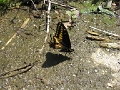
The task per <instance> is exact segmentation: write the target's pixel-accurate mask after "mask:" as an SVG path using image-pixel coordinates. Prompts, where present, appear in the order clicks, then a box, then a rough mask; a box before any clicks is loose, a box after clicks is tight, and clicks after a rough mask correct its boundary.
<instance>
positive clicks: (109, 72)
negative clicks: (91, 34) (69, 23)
mask: <svg viewBox="0 0 120 90" xmlns="http://www.w3.org/2000/svg"><path fill="white" fill-rule="evenodd" d="M59 11H60V12H61V13H62V14H63V18H64V19H63V20H64V21H66V20H68V16H64V12H62V10H60V9H59ZM63 11H64V10H63ZM41 14H43V13H41ZM50 15H51V20H52V21H51V22H50V33H51V34H53V33H55V29H56V24H57V23H58V21H59V20H58V18H57V16H58V15H57V14H55V12H54V11H51V14H50ZM105 16H106V15H103V14H86V15H82V16H80V17H79V18H77V19H75V20H74V21H75V22H76V24H75V26H74V28H71V30H68V32H69V35H70V39H71V44H72V48H73V49H74V51H75V52H72V53H70V54H69V53H67V54H65V53H64V52H59V50H55V49H52V48H50V47H49V45H48V43H47V42H49V41H50V37H48V38H47V42H46V43H45V47H44V48H43V51H42V54H40V49H41V48H42V46H43V42H44V39H45V36H46V31H45V28H46V26H45V22H46V20H45V19H46V17H45V14H44V15H43V18H34V17H32V15H30V13H29V11H28V8H26V9H20V10H18V9H13V10H10V11H8V12H7V13H6V14H5V15H3V16H2V17H0V19H1V20H0V22H1V23H0V48H2V47H3V46H5V44H6V43H7V42H8V41H9V40H10V38H11V37H12V36H13V35H14V34H15V33H16V32H17V31H18V30H19V28H20V26H21V25H22V24H23V22H24V21H25V20H26V19H27V18H29V17H31V19H30V21H29V22H28V23H27V25H26V26H25V28H24V29H20V31H19V33H18V34H17V35H16V36H15V37H14V38H13V39H12V40H11V42H10V43H9V44H8V45H7V46H5V48H4V49H3V50H1V51H0V73H1V75H0V78H1V79H0V90H119V88H120V77H119V75H120V64H119V62H120V51H119V50H117V49H108V48H102V47H100V46H99V44H100V43H101V42H105V41H96V40H89V39H86V36H87V35H88V33H87V32H86V31H88V30H92V29H91V28H89V26H93V27H96V28H98V29H101V30H107V31H109V32H112V33H116V34H118V35H120V26H119V25H118V24H120V18H115V20H114V22H112V23H107V22H105V21H104V20H103V17H105ZM107 17H109V18H111V17H110V16H107ZM96 32H98V31H96ZM99 34H100V35H102V36H105V37H107V38H108V36H107V35H105V34H104V33H99ZM109 38H110V40H111V41H112V42H120V41H119V40H116V39H115V38H114V37H112V36H111V37H109ZM34 61H38V62H36V63H35V64H34V65H33V66H32V64H30V63H33V62H34ZM24 66H28V68H26V67H24ZM20 67H24V68H23V70H24V69H25V72H22V73H20V72H21V71H20V70H21V69H20V70H19V68H20ZM29 67H30V68H29ZM16 69H17V70H16ZM11 70H16V71H11ZM10 71H11V72H10ZM5 72H10V73H7V74H4V73H5ZM15 72H17V73H16V74H14V73H15ZM18 73H19V74H18ZM12 74H13V75H15V76H12V77H8V78H4V77H6V76H7V75H12Z"/></svg>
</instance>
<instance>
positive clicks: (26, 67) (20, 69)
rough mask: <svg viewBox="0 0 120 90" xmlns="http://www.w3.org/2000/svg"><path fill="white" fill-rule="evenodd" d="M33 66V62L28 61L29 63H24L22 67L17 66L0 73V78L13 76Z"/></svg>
mask: <svg viewBox="0 0 120 90" xmlns="http://www.w3.org/2000/svg"><path fill="white" fill-rule="evenodd" d="M33 66H34V63H32V64H31V63H30V64H28V65H26V66H24V67H21V68H17V69H14V70H11V71H8V72H5V73H2V74H0V79H3V78H8V77H13V76H15V75H18V74H22V73H25V72H27V71H28V70H30V69H31V68H32V67H33Z"/></svg>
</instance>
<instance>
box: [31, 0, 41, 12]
mask: <svg viewBox="0 0 120 90" xmlns="http://www.w3.org/2000/svg"><path fill="white" fill-rule="evenodd" d="M31 2H32V4H33V5H34V8H35V9H36V10H37V12H39V10H38V9H37V7H36V5H35V4H34V2H33V0H31Z"/></svg>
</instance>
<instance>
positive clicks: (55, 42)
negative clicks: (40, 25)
mask: <svg viewBox="0 0 120 90" xmlns="http://www.w3.org/2000/svg"><path fill="white" fill-rule="evenodd" d="M49 46H50V47H51V48H54V49H61V50H60V51H61V52H72V51H74V50H73V49H71V42H70V38H69V34H68V32H67V29H66V27H65V26H64V24H63V23H62V22H59V23H58V24H57V28H56V33H55V36H53V37H51V41H50V42H49Z"/></svg>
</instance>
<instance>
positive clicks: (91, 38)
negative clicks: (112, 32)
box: [86, 35, 110, 42]
mask: <svg viewBox="0 0 120 90" xmlns="http://www.w3.org/2000/svg"><path fill="white" fill-rule="evenodd" d="M86 38H87V39H90V40H96V41H107V42H108V41H110V40H109V39H107V38H103V37H100V36H92V35H87V36H86Z"/></svg>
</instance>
